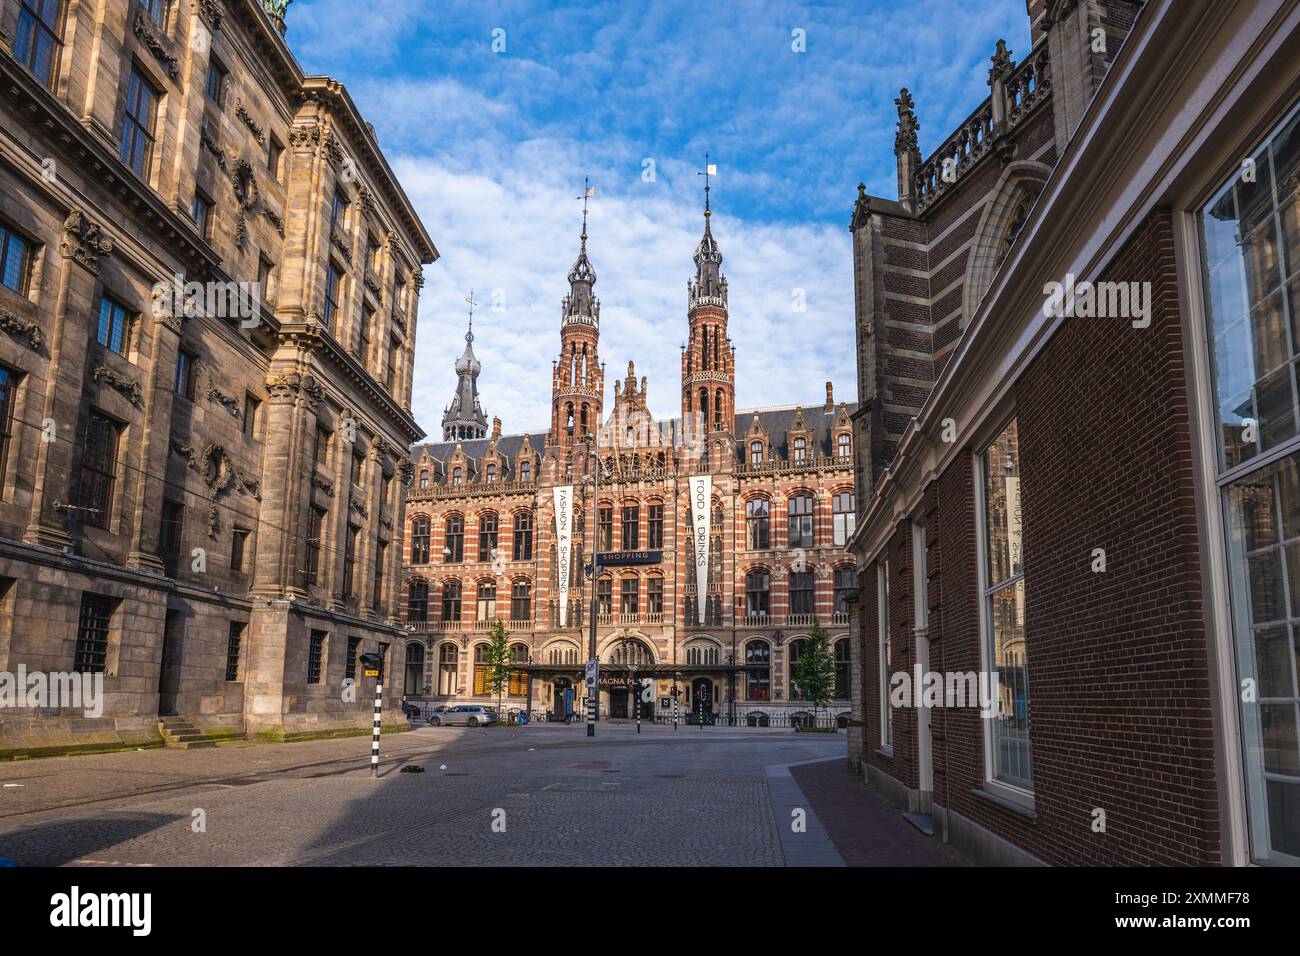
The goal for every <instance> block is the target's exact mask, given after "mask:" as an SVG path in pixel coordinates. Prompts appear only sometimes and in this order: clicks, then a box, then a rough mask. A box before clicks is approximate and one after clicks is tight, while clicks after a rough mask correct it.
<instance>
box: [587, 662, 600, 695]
mask: <svg viewBox="0 0 1300 956" xmlns="http://www.w3.org/2000/svg"><path fill="white" fill-rule="evenodd" d="M586 680H587V687H589V688H594V687H595V686H596V684H597V683H598V682H599V681H600V661H599V660H593V661H587V679H586Z"/></svg>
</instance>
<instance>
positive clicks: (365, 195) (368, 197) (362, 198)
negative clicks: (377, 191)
mask: <svg viewBox="0 0 1300 956" xmlns="http://www.w3.org/2000/svg"><path fill="white" fill-rule="evenodd" d="M357 202H358V203H360V204H361V209H362V211H363V212H367V213H370V215H372V216H373V215H375V214H376V213H377V212H378V209H377V208H376V206H375V197H374V195H373V194H372V193H371V192H370V190H369V189H366V187H364V186H362V187H361V189H360V191H359V192H358V193H357Z"/></svg>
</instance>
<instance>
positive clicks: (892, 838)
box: [790, 757, 971, 866]
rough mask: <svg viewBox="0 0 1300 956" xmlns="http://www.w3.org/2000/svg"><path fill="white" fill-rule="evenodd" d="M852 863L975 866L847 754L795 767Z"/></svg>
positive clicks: (820, 815)
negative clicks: (929, 832)
mask: <svg viewBox="0 0 1300 956" xmlns="http://www.w3.org/2000/svg"><path fill="white" fill-rule="evenodd" d="M790 773H791V774H793V775H794V779H795V782H796V783H798V784H799V787H800V789H801V790H803V792H804V796H805V797H807V799H808V802H809V803H810V804H811V805H812V808H813V810H814V812H816V814H817V817H818V818H819V819H820V820H821V822H822V825H823V826H824V827H825V829H826V832H827V833H828V834H829V835H830V838H831V842H832V843H834V844H835V849H837V850H839V852H840V856H842V857H843V858H844V862H845V864H847V865H848V866H970V865H971V864H970V863H969V861H967V860H966V859H965V858H964V857H963V856H961V855H960V854H959V853H957V851H956V850H954V849H952V848H951V847H946V846H944V845H943V844H942V843H940V842H939V841H938V840H936V839H933V838H931V837H927V836H926V835H925V834H923V833H922V832H921V831H920V830H917V829H916V828H915V827H914V826H912V825H911V824H910V823H908V822H907V821H906V820H904V819H903V816H902V814H901V813H900V812H899V811H898V810H897V809H896V808H894V807H893V806H891V805H890V804H889V803H888V802H886V801H885V799H884V798H883V797H881V796H880V795H879V794H878V793H876V792H875V791H873V790H871V789H870V788H869V787H867V785H866V784H865V783H863V782H862V779H861V778H860V777H856V776H854V775H853V774H852V773H851V772H850V771H849V766H848V761H847V760H846V759H845V758H843V757H837V758H835V759H833V760H823V761H819V762H817V763H806V764H801V765H798V766H793V767H791V768H790Z"/></svg>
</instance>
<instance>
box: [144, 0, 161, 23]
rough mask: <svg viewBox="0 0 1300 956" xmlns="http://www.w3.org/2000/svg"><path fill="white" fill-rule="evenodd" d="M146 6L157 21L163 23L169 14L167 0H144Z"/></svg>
mask: <svg viewBox="0 0 1300 956" xmlns="http://www.w3.org/2000/svg"><path fill="white" fill-rule="evenodd" d="M144 8H145V9H146V10H148V11H149V16H150V17H152V18H153V20H154V22H155V23H158V24H163V23H164V20H165V19H166V14H167V0H144Z"/></svg>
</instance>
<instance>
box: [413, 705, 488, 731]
mask: <svg viewBox="0 0 1300 956" xmlns="http://www.w3.org/2000/svg"><path fill="white" fill-rule="evenodd" d="M496 719H497V715H496V711H494V710H493V709H492V708H491V707H483V706H481V705H479V704H457V705H456V706H455V707H449V708H448V709H447V710H444V711H442V712H441V713H433V714H430V715H429V723H430V724H432V725H433V726H434V727H452V726H456V725H458V724H464V725H465V726H467V727H478V726H480V725H482V724H490V723H493V722H495V721H496Z"/></svg>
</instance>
